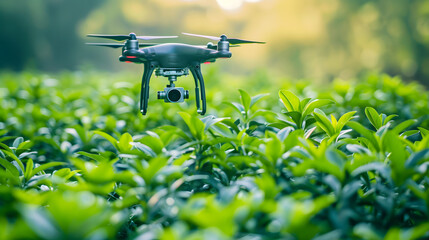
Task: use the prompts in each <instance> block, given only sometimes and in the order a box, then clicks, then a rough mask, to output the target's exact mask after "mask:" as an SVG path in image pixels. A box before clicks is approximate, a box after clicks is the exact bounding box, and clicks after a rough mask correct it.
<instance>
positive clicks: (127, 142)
mask: <svg viewBox="0 0 429 240" xmlns="http://www.w3.org/2000/svg"><path fill="white" fill-rule="evenodd" d="M132 143H133V137H132V136H131V135H130V134H129V133H124V134H122V136H121V137H120V138H119V142H118V147H119V150H120V151H121V152H127V151H129V150H131V148H132V147H133V145H132Z"/></svg>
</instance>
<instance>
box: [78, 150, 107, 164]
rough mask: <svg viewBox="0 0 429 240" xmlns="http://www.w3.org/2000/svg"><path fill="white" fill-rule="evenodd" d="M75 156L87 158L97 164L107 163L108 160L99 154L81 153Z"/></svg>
mask: <svg viewBox="0 0 429 240" xmlns="http://www.w3.org/2000/svg"><path fill="white" fill-rule="evenodd" d="M77 154H80V155H83V156H86V157H89V158H91V159H94V160H95V161H97V162H107V161H108V159H106V158H105V157H103V156H101V155H99V154H92V153H87V152H82V151H80V152H77Z"/></svg>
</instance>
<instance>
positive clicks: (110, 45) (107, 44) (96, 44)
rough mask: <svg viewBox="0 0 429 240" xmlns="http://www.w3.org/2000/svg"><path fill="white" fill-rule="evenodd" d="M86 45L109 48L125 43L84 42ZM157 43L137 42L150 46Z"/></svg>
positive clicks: (140, 45) (121, 45)
mask: <svg viewBox="0 0 429 240" xmlns="http://www.w3.org/2000/svg"><path fill="white" fill-rule="evenodd" d="M86 44H87V45H92V46H101V47H110V48H120V47H123V46H125V44H122V43H86ZM158 44H159V43H139V47H151V46H155V45H158Z"/></svg>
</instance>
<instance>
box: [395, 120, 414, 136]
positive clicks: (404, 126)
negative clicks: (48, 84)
mask: <svg viewBox="0 0 429 240" xmlns="http://www.w3.org/2000/svg"><path fill="white" fill-rule="evenodd" d="M416 122H417V120H415V119H409V120H406V121H403V122H401V123H400V124H398V125H397V126H396V127H394V128H393V129H392V132H394V133H396V134H400V133H401V132H403V131H404V130H405V129H407V128H409V127H411V126H412V125H414V124H415V123H416Z"/></svg>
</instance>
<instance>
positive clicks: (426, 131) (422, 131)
mask: <svg viewBox="0 0 429 240" xmlns="http://www.w3.org/2000/svg"><path fill="white" fill-rule="evenodd" d="M418 129H419V130H420V133H421V135H422V137H427V136H429V130H427V129H424V128H422V127H418Z"/></svg>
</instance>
